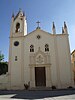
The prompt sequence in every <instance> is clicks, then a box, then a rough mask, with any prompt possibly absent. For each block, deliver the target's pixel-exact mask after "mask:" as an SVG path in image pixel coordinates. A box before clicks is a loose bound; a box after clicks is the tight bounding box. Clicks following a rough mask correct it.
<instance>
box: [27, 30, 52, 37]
mask: <svg viewBox="0 0 75 100" xmlns="http://www.w3.org/2000/svg"><path fill="white" fill-rule="evenodd" d="M32 34H37V35H38V34H39V35H41V34H46V35H49V36H50V35H52V34H51V33H49V32H46V31H44V30H42V29H36V30H34V31H32V32H30V33H28V34H27V35H26V36H30V35H32Z"/></svg>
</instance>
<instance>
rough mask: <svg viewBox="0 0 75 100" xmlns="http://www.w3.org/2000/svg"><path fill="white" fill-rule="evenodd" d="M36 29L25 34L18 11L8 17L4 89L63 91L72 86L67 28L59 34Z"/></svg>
mask: <svg viewBox="0 0 75 100" xmlns="http://www.w3.org/2000/svg"><path fill="white" fill-rule="evenodd" d="M52 30H53V33H52V34H51V33H48V32H45V31H43V30H41V29H40V27H39V26H38V27H37V28H36V30H34V31H33V32H31V33H29V34H28V33H27V23H26V17H25V16H24V14H23V12H22V11H19V13H18V14H17V15H16V16H15V17H14V16H12V23H11V32H10V48H9V72H8V73H9V75H8V86H9V88H8V89H24V84H28V83H30V88H32V87H42V86H44V87H52V86H56V88H66V87H69V86H73V78H72V69H71V57H70V47H69V40H68V32H67V26H66V24H65V23H64V28H63V31H62V34H56V31H55V25H54V23H53V28H52Z"/></svg>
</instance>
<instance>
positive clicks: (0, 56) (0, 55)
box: [0, 51, 4, 62]
mask: <svg viewBox="0 0 75 100" xmlns="http://www.w3.org/2000/svg"><path fill="white" fill-rule="evenodd" d="M3 60H4V54H2V53H1V51H0V62H2V61H3Z"/></svg>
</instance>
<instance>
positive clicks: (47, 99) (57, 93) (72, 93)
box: [0, 89, 75, 100]
mask: <svg viewBox="0 0 75 100" xmlns="http://www.w3.org/2000/svg"><path fill="white" fill-rule="evenodd" d="M18 99H19V100H75V89H63V90H16V91H14V90H8V91H7V90H0V100H18Z"/></svg>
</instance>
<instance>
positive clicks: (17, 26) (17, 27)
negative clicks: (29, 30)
mask: <svg viewBox="0 0 75 100" xmlns="http://www.w3.org/2000/svg"><path fill="white" fill-rule="evenodd" d="M19 31H20V23H17V24H16V32H19Z"/></svg>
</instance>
